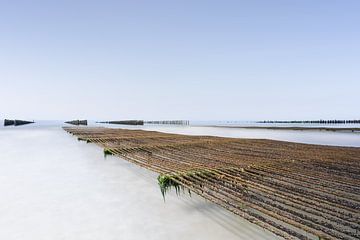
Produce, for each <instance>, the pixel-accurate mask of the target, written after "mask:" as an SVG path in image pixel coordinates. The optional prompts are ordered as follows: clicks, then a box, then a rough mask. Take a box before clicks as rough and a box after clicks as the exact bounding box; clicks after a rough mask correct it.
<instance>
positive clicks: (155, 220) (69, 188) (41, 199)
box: [0, 121, 360, 240]
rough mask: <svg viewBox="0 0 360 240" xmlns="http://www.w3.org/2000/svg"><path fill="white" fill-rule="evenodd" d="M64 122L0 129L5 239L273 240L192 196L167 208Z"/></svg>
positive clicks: (338, 138) (154, 190) (149, 178)
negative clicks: (70, 130) (71, 133)
mask: <svg viewBox="0 0 360 240" xmlns="http://www.w3.org/2000/svg"><path fill="white" fill-rule="evenodd" d="M90 125H91V126H106V127H122V128H130V129H144V130H156V131H163V132H170V133H180V134H193V135H213V136H225V137H245V138H267V139H277V140H283V141H293V142H302V143H314V144H327V145H341V146H358V147H359V146H360V134H359V133H344V132H325V131H290V130H266V129H241V128H221V127H209V126H205V127H204V126H166V125H163V126H160V125H154V126H148V125H145V126H123V125H108V124H106V125H99V124H95V123H93V122H90ZM61 126H62V122H61V121H55V122H54V121H48V122H38V123H35V124H30V125H24V126H18V127H0V192H1V198H0V239H6V240H13V239H30V240H32V239H34V240H42V239H44V240H45V239H46V240H48V239H55V240H58V239H66V240H68V239H69V240H92V239H94V240H95V239H96V240H98V239H106V240H107V239H114V240H115V239H127V240H128V239H154V240H155V239H156V240H157V239H174V240H180V239H206V240H211V239H214V240H215V239H230V240H231V239H275V238H276V236H274V235H273V234H271V233H269V232H268V231H265V230H263V229H261V228H260V227H258V226H256V225H253V224H250V223H248V222H246V221H245V220H243V219H241V218H240V217H238V216H235V215H233V214H231V213H229V212H227V211H226V210H224V209H222V208H220V207H218V206H216V205H214V204H212V203H209V202H207V201H205V200H203V199H202V198H200V197H198V196H196V195H194V194H193V195H192V197H189V196H187V195H182V196H181V197H177V196H176V195H175V193H174V192H171V193H170V194H169V195H167V196H166V202H165V203H164V201H163V199H162V196H161V193H160V190H159V188H158V185H157V181H156V177H157V175H156V174H154V173H152V172H150V171H148V170H146V169H142V168H140V167H138V166H136V165H134V164H131V163H128V162H127V161H125V160H121V159H119V158H116V157H108V158H106V159H104V156H103V152H102V149H101V148H99V147H98V146H96V145H94V144H86V143H84V142H79V141H77V139H76V137H73V136H71V135H70V134H67V133H66V132H65V131H63V130H62V129H61Z"/></svg>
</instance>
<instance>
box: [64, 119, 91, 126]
mask: <svg viewBox="0 0 360 240" xmlns="http://www.w3.org/2000/svg"><path fill="white" fill-rule="evenodd" d="M65 123H67V124H71V125H87V120H72V121H67V122H65Z"/></svg>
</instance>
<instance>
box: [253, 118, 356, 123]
mask: <svg viewBox="0 0 360 240" xmlns="http://www.w3.org/2000/svg"><path fill="white" fill-rule="evenodd" d="M257 123H302V124H359V123H360V120H356V119H353V120H338V119H333V120H304V121H302V120H292V121H272V120H270V121H258V122H257Z"/></svg>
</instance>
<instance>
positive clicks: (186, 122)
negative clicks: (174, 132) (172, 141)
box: [145, 120, 190, 125]
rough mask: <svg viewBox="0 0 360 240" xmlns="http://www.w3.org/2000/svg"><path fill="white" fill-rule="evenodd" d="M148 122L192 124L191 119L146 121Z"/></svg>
mask: <svg viewBox="0 0 360 240" xmlns="http://www.w3.org/2000/svg"><path fill="white" fill-rule="evenodd" d="M145 123H146V124H157V125H190V121H189V120H162V121H146V122H145Z"/></svg>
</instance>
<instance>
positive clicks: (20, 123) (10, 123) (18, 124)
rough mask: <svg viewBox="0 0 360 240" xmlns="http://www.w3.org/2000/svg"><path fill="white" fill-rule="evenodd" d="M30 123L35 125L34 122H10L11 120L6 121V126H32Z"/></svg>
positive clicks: (16, 120)
mask: <svg viewBox="0 0 360 240" xmlns="http://www.w3.org/2000/svg"><path fill="white" fill-rule="evenodd" d="M30 123H34V121H24V120H18V119H15V120H9V119H5V120H4V126H12V125H13V126H20V125H25V124H30Z"/></svg>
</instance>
